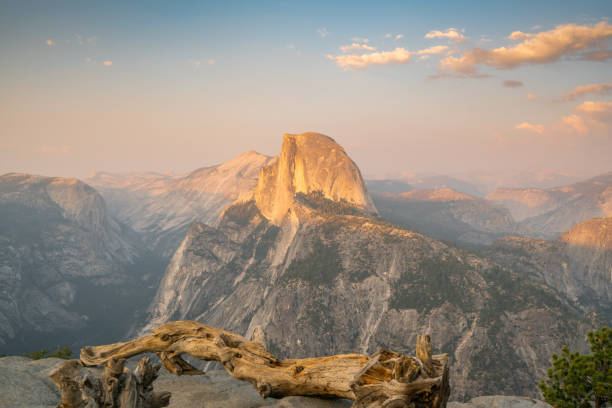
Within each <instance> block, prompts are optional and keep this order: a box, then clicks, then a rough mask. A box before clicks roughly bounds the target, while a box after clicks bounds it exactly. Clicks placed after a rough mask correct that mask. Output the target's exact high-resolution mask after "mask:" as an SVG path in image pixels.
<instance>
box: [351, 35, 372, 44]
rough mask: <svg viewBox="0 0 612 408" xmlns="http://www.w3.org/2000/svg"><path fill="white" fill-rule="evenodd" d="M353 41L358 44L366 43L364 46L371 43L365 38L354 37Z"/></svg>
mask: <svg viewBox="0 0 612 408" xmlns="http://www.w3.org/2000/svg"><path fill="white" fill-rule="evenodd" d="M351 41H354V42H358V43H364V44H367V43H369V42H370V40H369V39H368V38H364V37H353V38H351Z"/></svg>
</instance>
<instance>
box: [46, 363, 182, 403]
mask: <svg viewBox="0 0 612 408" xmlns="http://www.w3.org/2000/svg"><path fill="white" fill-rule="evenodd" d="M159 368H160V366H159V365H152V364H151V363H150V361H149V358H148V357H144V358H143V359H141V360H140V362H139V363H138V366H137V367H136V369H135V370H134V372H133V373H132V372H130V370H129V369H128V368H127V367H125V359H114V358H111V359H109V360H108V361H107V363H106V365H105V366H104V369H103V370H102V371H100V370H95V369H88V368H86V367H85V366H84V365H83V364H82V363H81V362H80V361H79V360H68V361H66V362H65V363H63V364H61V365H60V366H58V367H57V368H55V369H54V370H53V371H52V372H51V374H50V375H49V377H51V379H52V380H53V382H55V384H56V385H57V386H58V387H59V389H60V391H61V393H62V397H61V403H60V404H59V405H58V408H102V407H105V408H161V407H166V406H168V404H169V403H170V393H169V392H162V393H156V392H154V391H153V385H152V384H153V381H155V379H156V378H157V376H158V371H159Z"/></svg>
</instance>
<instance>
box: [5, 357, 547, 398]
mask: <svg viewBox="0 0 612 408" xmlns="http://www.w3.org/2000/svg"><path fill="white" fill-rule="evenodd" d="M64 361H65V360H61V359H57V358H47V359H43V360H34V361H33V360H30V359H29V358H26V357H3V358H0V406H1V407H11V408H26V407H27V408H56V407H57V404H58V403H59V402H60V392H59V389H58V388H57V387H56V386H55V384H54V383H53V382H52V381H51V379H50V378H49V373H50V372H51V371H52V370H53V368H55V367H56V366H57V365H59V364H61V363H63V362H64ZM155 389H156V390H158V391H169V392H171V393H172V397H171V399H170V405H169V407H176V408H179V407H181V408H183V407H194V408H230V407H231V408H259V407H270V408H347V407H350V406H351V402H352V401H348V400H321V399H317V398H306V397H287V398H282V399H274V398H268V399H263V398H261V397H260V396H259V394H258V393H257V391H255V389H253V387H252V386H251V384H248V383H245V382H243V381H238V380H236V379H234V378H232V377H230V376H228V375H227V373H226V372H225V371H224V370H212V371H208V373H207V376H206V377H202V376H188V377H177V376H175V375H173V374H170V373H168V372H167V371H165V370H163V369H162V370H161V371H160V376H159V378H158V379H157V380H156V381H155ZM447 406H448V407H449V408H551V407H550V405H548V404H546V403H544V402H541V401H537V400H534V399H531V398H524V397H508V396H486V397H478V398H474V399H473V400H471V401H470V402H467V403H459V402H449V403H448V405H447Z"/></svg>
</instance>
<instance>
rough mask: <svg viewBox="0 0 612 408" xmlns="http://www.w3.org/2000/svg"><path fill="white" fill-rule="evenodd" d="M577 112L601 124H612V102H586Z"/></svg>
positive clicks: (577, 108) (578, 107)
mask: <svg viewBox="0 0 612 408" xmlns="http://www.w3.org/2000/svg"><path fill="white" fill-rule="evenodd" d="M576 112H577V113H581V114H583V115H585V116H588V117H589V118H591V119H595V120H597V121H600V122H611V121H612V102H603V101H586V102H583V103H582V104H581V105H578V106H577V107H576Z"/></svg>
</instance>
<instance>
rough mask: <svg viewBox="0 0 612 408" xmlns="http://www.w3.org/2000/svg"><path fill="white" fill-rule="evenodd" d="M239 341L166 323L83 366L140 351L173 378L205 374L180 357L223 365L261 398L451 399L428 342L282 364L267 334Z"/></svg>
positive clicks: (198, 326)
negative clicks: (412, 351) (412, 348)
mask: <svg viewBox="0 0 612 408" xmlns="http://www.w3.org/2000/svg"><path fill="white" fill-rule="evenodd" d="M253 337H254V339H257V340H259V341H247V340H246V339H245V338H243V337H242V336H240V335H237V334H235V333H231V332H228V331H224V330H220V329H216V328H214V327H210V326H206V325H204V324H202V323H198V322H193V321H176V322H169V323H166V324H164V325H162V326H159V327H157V328H156V329H154V330H153V332H152V333H151V334H150V335H148V336H143V337H140V338H137V339H134V340H131V341H128V342H121V343H114V344H109V345H104V346H95V347H84V348H83V349H81V356H80V358H81V362H82V363H83V364H84V365H86V366H96V365H100V364H107V363H108V362H109V361H111V360H112V359H126V358H129V357H132V356H135V355H138V354H141V353H145V352H153V353H157V355H158V356H159V358H160V360H161V361H162V363H163V364H164V366H165V367H166V369H168V371H170V372H172V373H174V374H176V375H197V374H203V372H201V371H200V370H197V369H196V368H195V367H193V366H191V365H190V364H189V363H187V362H186V361H185V360H183V359H182V358H181V355H182V354H188V355H190V356H192V357H195V358H198V359H200V360H206V361H219V362H221V364H223V366H224V368H225V370H226V371H227V372H228V373H229V374H230V375H231V376H232V377H234V378H237V379H239V380H243V381H248V382H250V383H251V384H252V385H253V386H254V387H255V389H256V390H257V391H258V392H259V394H260V395H261V396H262V397H264V398H265V397H276V398H281V397H285V396H291V395H302V396H318V397H326V398H330V397H331V398H347V399H352V400H354V401H355V402H354V404H353V407H354V408H383V407H384V408H393V407H396V408H424V407H431V408H443V407H446V402H447V400H448V396H449V394H450V387H449V383H448V356H447V355H446V354H440V355H432V354H431V340H430V338H429V336H419V337H418V339H417V356H416V357H409V356H404V355H402V354H399V353H395V352H393V351H389V350H379V351H378V352H377V353H375V354H374V355H372V356H366V355H362V354H340V355H335V356H328V357H314V358H302V359H285V360H280V359H278V358H276V357H275V356H273V355H272V354H271V353H270V352H268V351H267V350H266V349H265V348H264V345H263V343H264V342H265V336H264V335H263V332H261V330H259V331H258V332H257V333H256V334H255V335H254V336H253Z"/></svg>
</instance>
